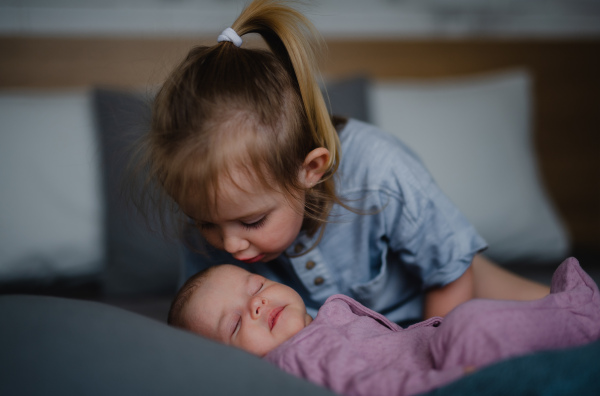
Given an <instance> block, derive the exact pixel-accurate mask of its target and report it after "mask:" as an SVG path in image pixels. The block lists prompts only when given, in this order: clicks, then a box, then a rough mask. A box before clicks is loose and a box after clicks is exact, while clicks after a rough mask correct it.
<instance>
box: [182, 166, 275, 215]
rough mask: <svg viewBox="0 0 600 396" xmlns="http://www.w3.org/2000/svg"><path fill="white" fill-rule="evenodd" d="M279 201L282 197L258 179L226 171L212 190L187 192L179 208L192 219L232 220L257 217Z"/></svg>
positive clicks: (249, 175) (247, 174)
mask: <svg viewBox="0 0 600 396" xmlns="http://www.w3.org/2000/svg"><path fill="white" fill-rule="evenodd" d="M194 190H195V191H194ZM282 199H285V196H284V194H282V193H281V192H280V191H279V190H278V189H277V188H273V187H270V186H268V185H266V183H264V182H263V181H261V180H260V179H259V178H258V177H256V176H254V175H252V174H250V173H248V172H230V176H229V175H226V176H224V177H221V178H220V179H219V182H218V185H217V186H216V187H212V188H207V189H204V190H203V191H202V192H200V191H198V189H193V190H191V191H190V192H189V193H188V194H186V196H185V197H184V199H183V200H182V202H181V203H180V205H181V206H182V209H183V211H184V212H185V213H186V214H187V215H188V216H190V217H192V218H193V219H195V220H203V221H210V220H212V219H215V218H223V219H231V220H233V219H238V218H242V217H248V216H252V215H255V214H258V213H260V212H262V211H265V210H267V209H268V208H269V207H271V206H272V205H274V204H275V203H278V202H279V201H281V200H282Z"/></svg>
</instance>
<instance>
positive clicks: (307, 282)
mask: <svg viewBox="0 0 600 396" xmlns="http://www.w3.org/2000/svg"><path fill="white" fill-rule="evenodd" d="M339 137H340V141H341V150H342V160H341V162H340V166H339V168H338V172H337V173H336V189H337V193H338V196H339V197H341V198H342V199H343V200H344V202H345V203H346V205H348V206H350V207H351V208H352V209H353V210H348V209H345V208H343V207H341V206H339V205H335V206H334V207H333V208H332V211H331V214H330V216H329V219H328V223H327V224H326V226H325V231H324V233H323V236H322V239H321V241H320V242H319V243H318V244H317V245H316V246H314V245H315V242H316V240H317V239H318V234H319V233H318V232H317V234H316V235H314V236H312V237H309V236H307V235H306V234H305V233H304V232H300V234H299V235H298V237H297V238H296V240H295V241H294V243H293V244H292V245H291V246H290V247H289V248H288V249H287V250H286V252H285V253H284V254H282V255H280V256H279V257H278V258H277V259H276V260H273V261H271V262H269V263H254V264H245V263H242V262H239V261H236V260H235V259H233V257H232V256H231V255H229V254H228V253H226V252H220V251H216V250H215V249H210V250H209V251H208V255H203V254H198V253H195V252H193V251H192V250H190V249H184V266H185V271H184V276H185V278H187V277H189V276H191V275H193V274H194V273H196V272H197V271H199V270H201V269H203V268H205V267H207V266H209V265H214V264H220V263H232V264H237V265H240V266H241V267H243V268H246V269H248V270H250V271H252V272H256V273H259V274H261V275H263V276H265V277H268V278H269V279H272V280H274V281H278V282H281V283H285V284H287V285H289V286H291V287H293V288H294V289H295V290H296V291H298V292H299V294H300V295H301V296H302V298H303V299H304V302H305V303H306V306H307V309H308V313H309V314H310V315H311V316H313V317H314V315H316V312H317V310H318V309H319V308H320V307H321V305H322V304H323V303H324V302H325V300H326V299H327V298H328V297H329V296H331V295H334V294H345V295H348V296H350V297H352V298H354V299H356V300H357V301H358V302H360V303H361V304H363V305H364V306H366V307H368V308H370V309H373V310H374V311H377V312H380V313H382V314H383V315H385V316H386V317H387V318H389V319H390V320H392V321H394V322H401V321H406V320H415V319H419V318H421V317H422V310H423V297H424V292H425V290H426V289H427V288H429V287H433V286H443V285H446V284H448V283H451V282H452V281H454V280H456V279H458V278H459V277H460V276H461V275H462V274H463V273H464V271H465V270H466V269H467V268H468V267H469V265H470V264H471V261H472V259H473V256H474V255H475V253H477V252H479V251H481V250H483V249H485V248H486V243H485V241H484V240H483V239H482V238H481V236H479V234H478V233H477V232H476V231H475V229H474V228H473V227H472V225H471V224H470V223H469V222H468V221H467V220H466V219H465V218H464V216H463V215H462V214H461V213H460V212H459V211H458V209H457V208H456V207H455V206H454V205H453V204H452V203H451V202H450V200H449V199H448V198H447V197H446V196H445V195H444V194H443V193H442V191H441V190H440V189H439V187H438V186H437V185H436V184H435V182H434V180H433V178H432V176H431V175H430V174H429V172H428V171H427V170H426V168H425V167H424V165H423V164H422V163H421V161H420V160H419V158H418V157H417V156H416V155H415V154H414V153H413V152H412V151H411V150H410V149H409V148H408V147H406V146H405V145H404V144H403V143H402V142H400V141H399V140H398V139H397V138H395V137H394V136H392V135H390V134H387V133H385V132H383V131H381V130H379V129H377V128H376V127H374V126H372V125H369V124H365V123H362V122H359V121H356V120H349V121H348V123H347V124H346V125H345V127H344V128H343V129H342V130H341V131H340V132H339Z"/></svg>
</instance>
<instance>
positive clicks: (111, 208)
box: [92, 89, 179, 295]
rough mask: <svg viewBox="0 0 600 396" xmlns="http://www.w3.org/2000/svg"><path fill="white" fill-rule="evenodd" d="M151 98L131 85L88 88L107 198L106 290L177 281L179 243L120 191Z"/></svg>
mask: <svg viewBox="0 0 600 396" xmlns="http://www.w3.org/2000/svg"><path fill="white" fill-rule="evenodd" d="M150 101H151V99H148V98H145V97H144V96H143V95H141V94H137V93H135V92H132V91H117V90H109V89H95V90H94V91H93V92H92V103H93V108H94V113H95V118H96V126H97V132H98V142H99V145H100V148H101V163H102V182H103V194H104V202H105V208H104V216H105V221H104V236H105V238H104V239H105V245H106V276H105V280H104V288H105V292H106V294H107V295H115V294H121V295H123V294H167V293H170V294H172V293H174V292H175V289H176V287H177V280H178V273H179V264H178V262H179V248H178V245H177V243H176V242H175V241H167V240H165V239H164V238H163V237H162V235H161V234H160V233H159V232H157V230H160V224H159V222H158V221H152V220H153V219H150V221H149V222H146V219H145V217H144V216H142V215H141V214H140V213H139V212H138V211H136V209H135V207H134V206H133V205H132V204H130V203H129V202H128V200H127V199H126V196H125V194H124V187H125V184H124V183H125V181H126V180H127V177H129V175H128V164H129V162H130V158H131V150H132V149H133V147H134V145H135V142H136V141H137V140H138V139H139V138H140V137H141V136H143V134H145V133H146V132H147V131H148V128H149V123H150V103H151V102H150ZM141 177H143V175H142V176H141ZM155 220H156V219H155ZM152 230H154V231H152Z"/></svg>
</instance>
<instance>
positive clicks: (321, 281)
mask: <svg viewBox="0 0 600 396" xmlns="http://www.w3.org/2000/svg"><path fill="white" fill-rule="evenodd" d="M323 282H325V279H323V277H321V276H317V277H316V278H315V285H316V286H319V285H322V284H323Z"/></svg>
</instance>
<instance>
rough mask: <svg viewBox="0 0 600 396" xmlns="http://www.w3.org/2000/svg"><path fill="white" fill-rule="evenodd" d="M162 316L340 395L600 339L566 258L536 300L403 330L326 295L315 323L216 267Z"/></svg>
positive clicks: (596, 311)
mask: <svg viewBox="0 0 600 396" xmlns="http://www.w3.org/2000/svg"><path fill="white" fill-rule="evenodd" d="M169 323H170V324H172V325H174V326H177V327H181V328H184V329H187V330H190V331H192V332H195V333H197V334H200V335H202V336H204V337H208V338H211V339H213V340H217V341H219V342H221V343H224V344H226V345H232V346H235V347H238V348H241V349H244V350H246V351H248V352H250V353H253V354H255V355H257V356H260V357H263V358H264V359H266V360H267V361H270V362H272V363H274V364H276V365H277V366H278V367H280V368H281V369H283V370H285V371H287V372H289V373H292V374H294V375H297V376H300V377H303V378H305V379H307V380H309V381H312V382H315V383H317V384H320V385H322V386H325V387H327V388H329V389H331V390H333V391H334V392H337V393H340V394H345V395H377V394H381V395H384V394H385V395H392V394H393V395H412V394H417V393H421V392H426V391H428V390H431V389H433V388H436V387H439V386H442V385H445V384H447V383H449V382H451V381H453V380H455V379H458V378H459V377H461V376H462V375H464V373H465V372H466V371H469V370H470V369H471V368H473V367H482V366H486V365H489V364H491V363H494V362H496V361H498V360H500V359H504V358H509V357H513V356H517V355H522V354H525V353H530V352H534V351H539V350H545V349H555V348H565V347H571V346H578V345H582V344H585V343H588V342H591V341H594V340H596V339H598V338H600V295H599V293H598V288H597V286H596V284H595V283H594V281H593V280H592V279H591V278H590V277H589V276H588V275H587V274H586V273H585V272H584V271H583V270H582V269H581V267H580V266H579V263H578V262H577V260H576V259H574V258H570V259H567V260H565V261H564V262H563V263H562V264H561V265H560V266H559V267H558V269H557V270H556V272H555V273H554V276H553V279H552V286H551V293H550V294H549V295H548V296H546V297H544V298H542V299H540V300H535V301H500V300H471V301H468V302H466V303H464V304H462V305H460V306H458V307H457V308H455V309H454V310H453V311H451V312H450V313H449V314H448V315H447V316H446V318H440V317H436V318H431V319H428V320H425V321H423V322H420V323H417V324H415V325H412V326H410V327H408V328H405V329H403V328H401V327H400V326H398V325H396V324H395V323H393V322H391V321H389V320H388V319H387V318H385V317H384V316H383V315H380V314H378V313H377V312H374V311H372V310H370V309H368V308H366V307H364V306H362V305H361V304H360V303H358V302H357V301H355V300H353V299H351V298H349V297H347V296H342V295H335V296H332V297H330V298H329V299H328V300H327V301H326V303H325V304H324V305H323V306H322V307H321V309H320V310H319V312H318V314H317V317H316V318H315V320H314V321H313V319H312V318H311V317H310V316H309V315H308V314H307V312H306V308H305V306H304V303H303V301H302V298H301V297H300V296H299V295H298V293H296V292H295V291H294V290H293V289H291V288H290V287H288V286H285V285H282V284H280V283H276V282H272V281H270V280H268V279H266V278H264V277H262V276H259V275H255V274H252V273H250V272H247V271H246V270H244V269H242V268H239V267H236V266H233V265H222V266H216V267H211V268H209V269H208V270H206V271H204V272H202V273H199V274H197V275H195V276H194V277H192V278H190V279H189V280H188V282H186V284H185V285H184V286H183V287H182V288H181V290H180V291H179V293H178V295H177V296H176V298H175V300H174V302H173V304H172V307H171V311H170V313H169Z"/></svg>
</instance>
